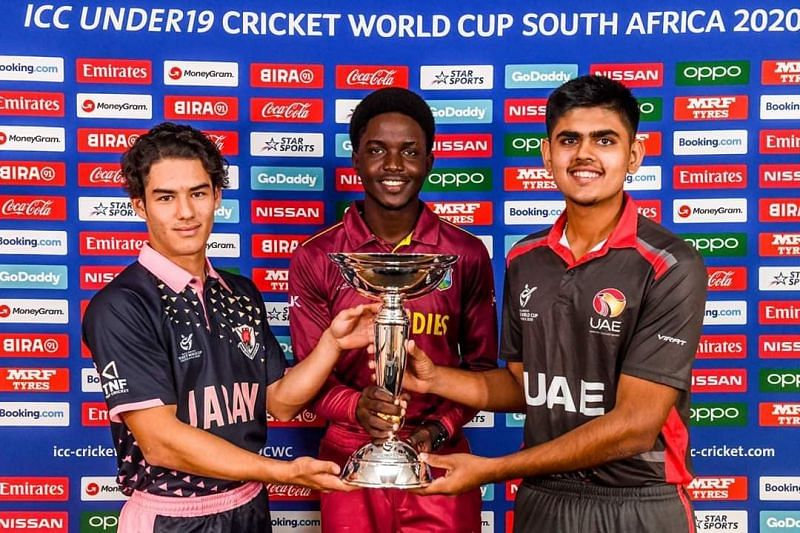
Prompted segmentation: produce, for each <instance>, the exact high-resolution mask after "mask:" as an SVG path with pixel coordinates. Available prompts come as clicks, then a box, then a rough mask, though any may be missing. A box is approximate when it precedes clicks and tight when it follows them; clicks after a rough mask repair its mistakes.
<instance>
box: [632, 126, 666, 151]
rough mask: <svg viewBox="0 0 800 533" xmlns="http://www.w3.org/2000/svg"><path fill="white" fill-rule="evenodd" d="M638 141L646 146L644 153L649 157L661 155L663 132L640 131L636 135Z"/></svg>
mask: <svg viewBox="0 0 800 533" xmlns="http://www.w3.org/2000/svg"><path fill="white" fill-rule="evenodd" d="M636 140H637V141H641V142H642V144H644V153H645V154H647V155H649V156H659V155H661V146H662V142H661V132H660V131H640V132H639V133H637V134H636Z"/></svg>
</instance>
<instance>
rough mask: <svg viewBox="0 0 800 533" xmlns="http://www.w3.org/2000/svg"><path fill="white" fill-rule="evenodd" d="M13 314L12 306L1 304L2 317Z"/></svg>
mask: <svg viewBox="0 0 800 533" xmlns="http://www.w3.org/2000/svg"><path fill="white" fill-rule="evenodd" d="M10 316H11V308H10V307H9V306H7V305H5V304H3V305H0V318H8V317H10Z"/></svg>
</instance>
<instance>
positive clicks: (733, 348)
mask: <svg viewBox="0 0 800 533" xmlns="http://www.w3.org/2000/svg"><path fill="white" fill-rule="evenodd" d="M695 355H696V357H697V358H698V359H745V358H746V357H747V337H745V336H744V335H702V336H701V337H700V342H699V343H698V344H697V353H696V354H695Z"/></svg>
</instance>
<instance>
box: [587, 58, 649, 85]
mask: <svg viewBox="0 0 800 533" xmlns="http://www.w3.org/2000/svg"><path fill="white" fill-rule="evenodd" d="M589 74H596V75H598V76H605V77H606V78H611V79H612V80H616V81H619V82H622V83H624V84H625V85H626V86H627V87H661V86H663V85H664V65H663V64H662V63H595V64H592V65H590V66H589Z"/></svg>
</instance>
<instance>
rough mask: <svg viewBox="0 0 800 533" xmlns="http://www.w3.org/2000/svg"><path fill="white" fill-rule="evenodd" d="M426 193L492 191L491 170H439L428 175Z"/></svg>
mask: <svg viewBox="0 0 800 533" xmlns="http://www.w3.org/2000/svg"><path fill="white" fill-rule="evenodd" d="M423 190H425V191H432V192H440V191H491V190H492V169H491V168H438V169H434V170H433V171H431V173H430V174H428V179H426V180H425V186H424V187H423Z"/></svg>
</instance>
